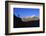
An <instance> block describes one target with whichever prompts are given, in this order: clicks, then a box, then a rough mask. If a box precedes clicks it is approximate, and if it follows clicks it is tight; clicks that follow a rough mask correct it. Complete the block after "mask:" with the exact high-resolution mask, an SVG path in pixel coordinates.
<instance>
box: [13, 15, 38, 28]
mask: <svg viewBox="0 0 46 36" xmlns="http://www.w3.org/2000/svg"><path fill="white" fill-rule="evenodd" d="M22 27H39V20H33V21H28V22H23V21H22V20H21V18H18V17H16V16H15V15H14V28H22Z"/></svg>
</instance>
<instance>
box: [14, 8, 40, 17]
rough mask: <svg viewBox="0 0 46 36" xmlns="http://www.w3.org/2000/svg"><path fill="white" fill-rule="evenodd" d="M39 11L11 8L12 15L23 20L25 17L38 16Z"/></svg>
mask: <svg viewBox="0 0 46 36" xmlns="http://www.w3.org/2000/svg"><path fill="white" fill-rule="evenodd" d="M39 11H40V10H39V9H38V8H37V9H36V8H13V12H14V15H16V16H17V17H20V18H23V17H27V16H39Z"/></svg>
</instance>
